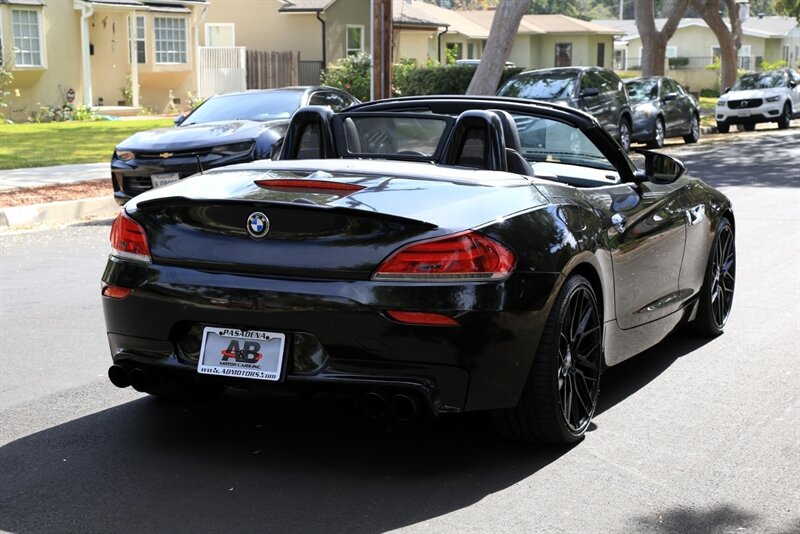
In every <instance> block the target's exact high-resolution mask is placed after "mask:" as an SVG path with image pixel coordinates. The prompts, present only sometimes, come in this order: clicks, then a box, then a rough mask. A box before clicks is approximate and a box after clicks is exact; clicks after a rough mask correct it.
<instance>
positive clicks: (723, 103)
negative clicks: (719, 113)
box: [717, 100, 727, 106]
mask: <svg viewBox="0 0 800 534" xmlns="http://www.w3.org/2000/svg"><path fill="white" fill-rule="evenodd" d="M726 103H727V102H726V101H725V100H717V105H718V106H724V105H725V104H726Z"/></svg>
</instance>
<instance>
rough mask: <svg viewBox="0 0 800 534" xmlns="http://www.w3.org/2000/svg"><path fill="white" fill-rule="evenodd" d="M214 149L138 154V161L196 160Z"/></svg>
mask: <svg viewBox="0 0 800 534" xmlns="http://www.w3.org/2000/svg"><path fill="white" fill-rule="evenodd" d="M212 150H213V147H208V148H196V149H192V150H176V151H169V150H167V151H161V152H138V151H137V152H136V158H137V159H171V158H196V157H197V156H200V157H204V156H207V155H209V154H210V153H211V151H212Z"/></svg>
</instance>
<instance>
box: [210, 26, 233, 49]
mask: <svg viewBox="0 0 800 534" xmlns="http://www.w3.org/2000/svg"><path fill="white" fill-rule="evenodd" d="M206 46H209V47H220V48H230V47H234V46H236V34H235V30H234V25H233V23H224V24H223V23H219V24H206Z"/></svg>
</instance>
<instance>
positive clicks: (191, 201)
mask: <svg viewBox="0 0 800 534" xmlns="http://www.w3.org/2000/svg"><path fill="white" fill-rule="evenodd" d="M642 153H643V155H644V164H643V167H644V169H638V168H637V167H636V166H635V165H634V164H633V163H632V162H631V160H630V159H628V156H627V154H626V153H625V151H623V150H622V148H621V147H620V145H619V144H617V142H616V141H615V140H614V139H613V138H612V137H611V136H610V135H609V134H608V133H607V132H606V130H604V129H603V128H602V127H601V126H600V125H599V124H598V122H597V121H596V120H595V119H593V118H592V117H591V116H590V115H588V114H585V113H583V112H581V111H578V110H574V109H570V108H566V107H562V106H557V105H550V104H545V103H535V102H530V101H523V100H517V99H509V98H499V97H464V96H429V97H409V98H398V99H391V100H383V101H376V102H370V103H365V104H360V105H356V106H353V107H350V108H348V109H346V110H344V111H341V112H338V113H335V112H332V111H331V110H330V109H329V108H325V107H315V106H307V107H303V108H301V109H299V110H298V111H297V112H296V113H295V114H294V115H293V117H292V120H291V124H290V125H289V128H288V130H287V133H286V136H285V137H284V139H283V144H282V146H281V148H280V155H279V157H278V158H277V159H276V160H274V161H257V162H252V163H247V164H242V165H235V166H231V167H227V168H223V169H216V170H213V171H210V172H207V173H205V174H204V175H196V176H194V177H191V178H188V179H185V180H181V181H180V182H178V183H175V184H173V185H169V186H165V187H163V188H159V189H157V190H152V191H148V192H145V193H143V194H141V195H139V196H137V197H136V198H134V199H132V200H131V201H130V202H128V204H127V205H126V206H125V207H124V208H123V209H122V211H121V212H120V214H119V216H118V217H117V219H116V220H115V222H114V224H113V227H112V230H111V255H110V257H109V259H108V264H107V266H106V269H105V272H104V273H103V277H102V295H103V296H102V300H103V307H104V312H105V320H106V326H107V331H108V340H109V344H110V348H111V355H112V358H113V365H112V366H111V367H110V369H109V378H110V380H111V381H112V382H113V383H114V384H115V385H116V386H119V387H126V386H129V385H130V386H133V387H134V388H135V389H137V390H139V391H144V392H147V393H150V394H153V395H167V396H170V395H183V394H191V395H212V394H217V393H219V392H220V391H222V390H223V389H224V388H226V387H237V388H245V389H255V388H263V389H266V390H274V391H278V390H281V391H284V390H290V391H293V390H297V391H300V390H302V391H303V393H306V392H308V391H312V392H316V391H320V392H322V391H330V390H338V391H340V392H345V393H352V394H353V395H355V396H356V397H357V398H358V399H360V400H361V401H362V402H363V407H364V409H365V410H366V411H367V412H368V413H370V414H372V415H375V416H378V415H380V414H382V413H391V414H394V415H395V416H396V417H398V418H401V419H408V418H411V417H414V415H415V414H417V413H421V412H428V413H431V414H434V415H436V414H450V413H460V412H469V411H477V410H485V411H489V412H490V413H491V414H492V419H493V420H494V421H495V423H496V426H497V428H498V430H499V431H500V432H501V433H502V434H504V435H506V436H509V437H512V438H515V439H518V440H524V441H539V442H548V443H571V442H575V441H577V440H579V439H581V438H582V436H583V435H584V433H585V431H586V429H587V427H588V426H589V423H590V421H591V419H592V416H593V415H594V412H595V408H596V406H597V402H598V393H599V386H600V381H601V375H602V371H603V368H604V367H605V366H613V365H615V364H618V363H620V362H622V361H623V360H625V359H627V358H629V357H631V356H633V355H635V354H637V353H639V352H642V351H643V350H645V349H647V348H648V347H651V346H653V345H655V344H656V343H658V342H659V341H661V340H662V339H664V338H665V336H667V335H668V334H669V333H670V332H672V331H673V330H675V329H676V328H677V327H678V326H680V325H682V324H685V323H690V326H691V327H692V328H694V330H696V331H697V332H699V333H701V334H703V335H708V336H713V335H717V334H720V333H721V332H722V329H723V327H724V326H725V324H726V321H727V319H728V316H729V314H730V311H731V305H732V302H733V293H734V283H735V275H736V257H735V248H734V229H735V221H734V215H733V211H732V207H731V203H730V201H729V200H728V199H727V198H726V197H725V196H724V195H723V194H721V193H720V192H719V191H716V190H715V189H713V188H712V187H709V186H708V185H706V184H705V183H703V182H702V181H700V180H697V179H694V178H690V177H688V176H687V175H685V174H684V171H685V169H684V166H683V165H682V164H681V163H680V162H679V161H677V160H675V159H673V158H671V157H669V156H666V155H663V154H658V153H654V152H647V151H642Z"/></svg>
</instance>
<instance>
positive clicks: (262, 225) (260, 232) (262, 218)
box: [247, 211, 269, 239]
mask: <svg viewBox="0 0 800 534" xmlns="http://www.w3.org/2000/svg"><path fill="white" fill-rule="evenodd" d="M268 232H269V219H267V216H266V215H264V214H263V213H261V212H260V211H256V212H253V213H251V214H250V216H249V217H248V218H247V233H248V234H250V237H252V238H253V239H263V238H265V237H267V233H268Z"/></svg>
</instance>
